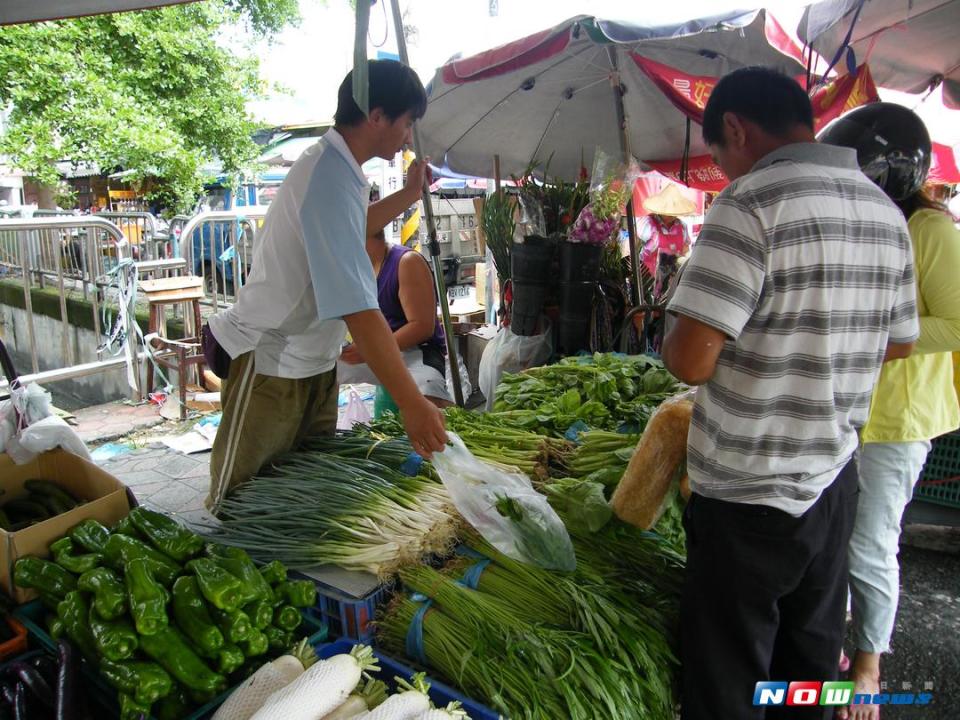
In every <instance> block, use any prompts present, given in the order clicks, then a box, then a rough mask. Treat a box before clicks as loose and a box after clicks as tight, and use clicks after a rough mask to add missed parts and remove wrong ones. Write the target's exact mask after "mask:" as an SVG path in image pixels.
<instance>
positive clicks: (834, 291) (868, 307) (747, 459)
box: [663, 68, 918, 720]
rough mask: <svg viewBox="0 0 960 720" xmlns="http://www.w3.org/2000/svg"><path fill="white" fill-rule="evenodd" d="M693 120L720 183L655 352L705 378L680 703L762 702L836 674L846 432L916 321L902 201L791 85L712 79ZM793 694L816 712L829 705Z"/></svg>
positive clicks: (849, 518) (845, 536)
mask: <svg viewBox="0 0 960 720" xmlns="http://www.w3.org/2000/svg"><path fill="white" fill-rule="evenodd" d="M703 137H704V140H705V141H706V143H707V144H708V145H709V146H710V149H711V152H712V154H713V155H714V158H715V160H716V161H717V163H718V164H719V165H720V167H721V168H722V169H723V171H724V172H725V173H726V174H727V177H729V178H730V180H731V184H730V185H729V186H728V187H727V188H726V189H725V190H724V191H723V192H722V193H721V194H720V195H719V197H718V198H717V200H716V202H715V203H714V204H713V207H712V208H711V209H710V212H709V215H708V216H707V218H706V223H705V224H704V226H703V230H702V231H701V233H700V237H699V239H698V241H697V244H696V246H695V248H694V251H693V254H692V256H691V258H690V260H689V261H688V262H687V264H686V267H685V268H684V272H683V275H682V278H681V280H680V282H679V285H678V287H677V291H676V293H675V295H674V297H673V299H672V300H671V302H670V305H669V307H668V309H669V311H670V313H672V314H673V316H674V323H673V326H672V328H671V330H670V332H669V334H668V336H667V338H666V339H665V341H664V349H663V358H664V362H665V363H666V365H667V367H668V368H669V369H670V370H671V371H672V372H673V373H674V374H675V375H677V377H679V378H681V379H682V380H684V381H685V382H688V383H690V384H692V385H700V386H701V387H700V388H699V390H698V392H697V399H696V406H695V410H694V415H693V421H692V423H691V427H690V435H689V439H688V459H687V469H688V473H689V477H690V486H691V488H692V490H693V493H694V494H693V496H692V497H691V500H690V502H689V504H688V506H687V511H686V513H685V517H684V524H685V527H686V531H687V552H688V560H687V576H686V581H685V587H684V594H683V601H682V609H681V613H682V628H683V631H682V632H683V637H682V661H683V696H682V703H683V704H682V707H683V717H684V718H685V720H691V719H699V718H723V719H724V720H726V719H727V718H730V719H733V718H736V719H737V720H746V719H748V718H763V717H768V718H769V717H774V716H775V714H774V713H773V712H767V713H766V714H765V708H763V707H757V706H754V704H753V701H754V689H755V686H756V683H757V682H758V681H761V680H776V681H794V680H821V681H824V680H833V679H835V677H836V673H837V658H838V657H839V656H840V647H841V643H842V639H843V628H844V610H845V605H846V595H847V561H846V557H847V544H848V542H849V539H850V533H851V530H852V527H853V520H854V516H855V513H856V501H857V492H858V490H857V467H856V462H855V461H854V460H853V457H854V453H855V451H856V449H857V445H858V435H857V433H858V429H859V428H860V427H862V425H863V424H864V422H865V421H866V418H867V412H868V410H869V406H870V395H871V392H872V390H873V386H874V384H875V382H876V380H877V374H878V372H879V370H880V366H881V363H882V362H884V360H885V359H894V358H901V357H906V356H907V355H909V354H910V351H911V349H912V346H913V343H914V341H915V340H916V339H917V335H918V323H917V317H916V306H915V298H916V289H915V286H914V279H913V264H912V259H911V250H910V239H909V236H908V234H907V228H906V224H905V222H904V220H903V216H902V214H901V213H900V212H899V211H898V210H897V208H896V206H894V205H893V203H891V202H890V200H889V199H888V198H887V197H886V195H885V194H884V193H883V192H882V191H880V190H879V188H877V186H876V185H874V184H873V183H872V182H870V180H868V179H867V178H866V177H865V176H864V175H863V174H862V173H861V172H860V169H859V166H858V165H857V158H856V154H855V153H854V152H853V151H845V149H844V148H838V147H830V146H826V145H819V144H817V143H816V141H815V138H814V133H813V112H812V108H811V106H810V101H809V99H808V98H807V95H806V93H804V91H803V90H802V89H801V88H800V87H799V85H797V84H796V83H795V82H794V81H793V80H792V79H790V78H787V77H785V76H783V75H780V74H778V73H775V72H773V71H771V70H767V69H764V68H745V69H742V70H738V71H736V72H733V73H731V74H729V75H727V76H726V77H724V78H723V79H722V80H721V81H720V82H719V83H718V84H717V86H716V88H715V89H714V90H713V93H712V94H711V96H710V100H709V102H708V104H707V107H706V110H705V112H704V121H703ZM786 710H788V711H791V712H790V715H789V716H790V717H795V718H800V717H818V718H819V717H829V716H830V715H831V714H832V709H831V708H829V707H826V708H812V709H809V710H805V711H804V710H800V711H799V712H798V710H799V709H798V708H794V707H791V708H786Z"/></svg>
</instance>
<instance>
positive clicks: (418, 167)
mask: <svg viewBox="0 0 960 720" xmlns="http://www.w3.org/2000/svg"><path fill="white" fill-rule="evenodd" d="M424 183H426V184H427V185H428V186H429V185H431V184H432V183H433V173H432V172H430V158H424V159H423V160H414V161H413V162H412V163H410V167H408V168H407V182H406V184H404V186H403V192H404V194H405V195H406V196H407V199H408V200H410V204H411V205H412V204H413V203H415V202H416V201H417V200H419V199H420V196H421V195H422V194H423V186H424Z"/></svg>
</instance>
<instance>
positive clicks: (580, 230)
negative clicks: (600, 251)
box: [567, 149, 640, 246]
mask: <svg viewBox="0 0 960 720" xmlns="http://www.w3.org/2000/svg"><path fill="white" fill-rule="evenodd" d="M639 175H640V169H639V167H638V166H637V164H636V162H634V161H633V160H631V161H630V164H629V165H625V164H623V163H617V162H616V161H613V160H612V159H611V158H610V157H609V156H608V155H607V154H606V153H604V152H603V151H602V150H599V149H598V150H597V154H596V158H595V160H594V163H593V182H592V183H591V186H590V202H589V203H587V206H586V207H584V208H583V210H581V211H580V214H579V215H578V216H577V219H576V221H575V222H574V223H573V226H572V227H571V228H570V231H569V232H568V233H567V240H568V241H569V242H572V243H583V244H587V245H599V246H603V245H606V244H607V243H608V242H609V241H610V238H611V237H612V236H613V235H614V233H616V232H617V230H618V229H619V227H620V213H621V212H622V210H623V207H624V205H626V203H627V201H628V200H629V199H630V191H631V189H632V188H633V184H634V182H635V180H636V178H637V177H638V176H639Z"/></svg>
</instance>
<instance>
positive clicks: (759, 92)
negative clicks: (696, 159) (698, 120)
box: [703, 67, 813, 146]
mask: <svg viewBox="0 0 960 720" xmlns="http://www.w3.org/2000/svg"><path fill="white" fill-rule="evenodd" d="M728 112H729V113H733V114H734V115H739V116H740V117H742V118H744V119H746V120H751V121H753V122H755V123H756V124H757V125H759V126H760V127H761V128H762V129H763V130H764V131H766V132H768V133H770V134H771V135H775V136H777V137H782V136H783V135H786V134H787V132H789V131H790V130H791V129H792V128H794V127H796V126H797V125H803V126H804V127H807V128H809V129H811V130H812V129H813V106H812V105H811V104H810V98H809V97H807V94H806V93H805V92H804V91H803V88H801V87H800V86H799V85H798V84H797V83H796V81H795V80H794V79H793V78H789V77H787V76H786V75H784V74H783V73H780V72H777V71H776V70H773V69H772V68H765V67H745V68H740V69H739V70H734V71H733V72H732V73H729V74H727V75H724V76H723V77H722V78H720V82H718V83H717V85H716V87H714V88H713V92H711V93H710V99H709V100H708V101H707V107H706V108H705V109H704V111H703V141H704V142H705V143H707V145H720V146H722V145H723V114H724V113H728Z"/></svg>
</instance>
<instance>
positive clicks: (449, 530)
mask: <svg viewBox="0 0 960 720" xmlns="http://www.w3.org/2000/svg"><path fill="white" fill-rule="evenodd" d="M318 442H319V441H318ZM367 444H368V446H369V445H371V444H375V442H373V443H371V441H369V440H367ZM382 452H383V453H385V454H389V453H391V452H392V451H391V450H390V449H389V448H383V449H382ZM350 454H351V453H350V452H347V451H346V450H345V451H344V452H343V453H342V454H337V455H333V454H329V453H324V452H317V451H312V450H304V451H300V452H296V453H293V454H290V455H288V456H286V457H285V458H283V459H282V460H280V461H279V462H278V463H276V464H275V465H274V467H273V468H272V469H271V470H270V471H269V472H268V473H265V474H263V475H261V476H258V477H255V478H253V479H251V480H250V481H249V482H247V483H246V484H244V485H243V486H242V487H241V488H240V489H239V490H237V492H235V493H234V494H233V495H231V496H230V497H228V498H227V499H226V500H225V501H224V502H223V504H222V505H221V510H220V521H221V524H220V526H219V527H216V528H211V531H210V532H211V537H213V538H215V539H216V540H217V541H218V542H220V543H223V544H225V545H230V546H234V547H239V548H243V549H245V550H246V551H247V552H249V553H250V555H252V556H253V557H254V558H255V559H258V560H263V561H268V560H271V559H279V560H281V561H283V562H284V563H286V564H287V565H289V566H291V567H294V568H308V567H313V566H316V565H318V564H322V563H334V564H336V565H339V566H341V567H343V568H346V569H348V570H366V571H368V572H371V573H373V574H375V575H378V576H380V577H382V578H387V577H390V576H391V575H393V574H394V573H396V571H397V570H398V569H399V568H401V567H404V566H405V565H409V564H411V563H418V562H420V561H421V560H422V558H424V557H426V556H429V555H432V554H434V553H444V552H449V550H450V549H451V548H452V546H453V544H454V542H455V539H456V530H457V525H458V519H457V518H458V516H457V515H456V512H455V510H454V509H453V506H452V505H451V503H450V499H449V496H448V495H447V491H446V489H445V488H444V487H443V485H441V484H440V483H439V482H437V480H436V479H435V477H434V476H433V474H432V469H430V468H429V467H428V466H427V465H425V464H419V463H418V464H416V465H415V467H413V468H412V469H409V472H410V473H412V474H407V473H405V472H401V471H400V470H398V469H396V467H388V466H387V465H384V464H382V463H379V462H376V461H374V460H368V459H366V458H365V457H356V456H354V457H351V456H350ZM353 454H354V455H356V454H357V453H356V452H355V451H354V452H353ZM391 457H392V456H391ZM399 457H400V453H398V454H397V455H396V457H394V460H398V459H399ZM381 459H386V458H381ZM418 473H419V474H418Z"/></svg>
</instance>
